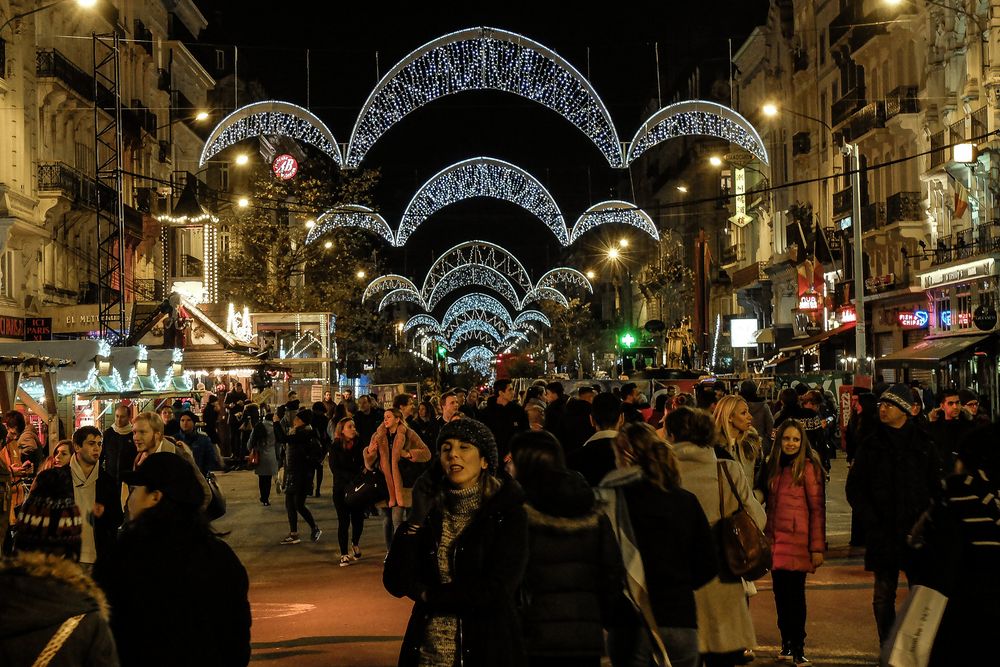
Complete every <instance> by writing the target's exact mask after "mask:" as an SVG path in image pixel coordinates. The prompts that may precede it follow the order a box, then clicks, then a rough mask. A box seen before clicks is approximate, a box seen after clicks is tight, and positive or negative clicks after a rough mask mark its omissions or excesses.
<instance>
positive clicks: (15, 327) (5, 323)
mask: <svg viewBox="0 0 1000 667" xmlns="http://www.w3.org/2000/svg"><path fill="white" fill-rule="evenodd" d="M0 338H14V339H17V340H24V318H21V317H7V316H0Z"/></svg>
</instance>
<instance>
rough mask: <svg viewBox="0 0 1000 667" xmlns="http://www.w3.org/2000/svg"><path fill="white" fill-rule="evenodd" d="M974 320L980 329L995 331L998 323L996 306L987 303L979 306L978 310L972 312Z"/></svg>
mask: <svg viewBox="0 0 1000 667" xmlns="http://www.w3.org/2000/svg"><path fill="white" fill-rule="evenodd" d="M972 322H973V323H974V324H975V325H976V328H977V329H979V330H980V331H993V329H994V328H996V325H997V311H996V308H994V307H993V306H990V305H986V304H984V305H982V306H979V307H978V308H976V311H975V312H974V313H972Z"/></svg>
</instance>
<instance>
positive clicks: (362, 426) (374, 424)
mask: <svg viewBox="0 0 1000 667" xmlns="http://www.w3.org/2000/svg"><path fill="white" fill-rule="evenodd" d="M381 425H382V415H380V414H378V413H377V412H376V411H375V409H374V408H373V409H372V410H371V411H370V412H369V413H368V414H365V413H363V412H360V411H358V412H355V413H354V427H355V428H356V429H357V430H358V442H360V443H361V446H362V447H367V446H368V445H369V443H370V442H371V440H372V436H373V435H375V431H377V430H378V427H379V426H381Z"/></svg>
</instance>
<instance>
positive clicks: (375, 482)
mask: <svg viewBox="0 0 1000 667" xmlns="http://www.w3.org/2000/svg"><path fill="white" fill-rule="evenodd" d="M388 499H389V489H388V487H386V485H385V475H383V474H382V471H381V470H378V469H375V470H367V469H365V470H362V471H361V472H360V473H359V474H358V476H357V477H355V478H354V479H353V480H351V483H350V485H349V486H348V487H347V489H346V490H345V491H344V502H346V503H347V506H348V507H350V508H351V509H356V510H357V509H365V508H367V507H371V506H372V505H374V504H375V503H377V502H380V501H383V500H388Z"/></svg>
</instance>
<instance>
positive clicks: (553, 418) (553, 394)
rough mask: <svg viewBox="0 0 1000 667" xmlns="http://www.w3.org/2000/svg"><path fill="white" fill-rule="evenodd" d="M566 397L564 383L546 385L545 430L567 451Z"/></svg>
mask: <svg viewBox="0 0 1000 667" xmlns="http://www.w3.org/2000/svg"><path fill="white" fill-rule="evenodd" d="M568 401H569V397H567V396H566V394H565V390H564V389H563V386H562V382H550V383H548V384H547V385H545V430H546V431H548V432H549V433H551V434H552V435H554V436H556V438H557V439H558V440H559V442H560V443H561V444H563V448H564V449H565V440H566V404H567V402H568Z"/></svg>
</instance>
